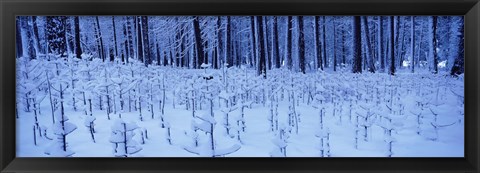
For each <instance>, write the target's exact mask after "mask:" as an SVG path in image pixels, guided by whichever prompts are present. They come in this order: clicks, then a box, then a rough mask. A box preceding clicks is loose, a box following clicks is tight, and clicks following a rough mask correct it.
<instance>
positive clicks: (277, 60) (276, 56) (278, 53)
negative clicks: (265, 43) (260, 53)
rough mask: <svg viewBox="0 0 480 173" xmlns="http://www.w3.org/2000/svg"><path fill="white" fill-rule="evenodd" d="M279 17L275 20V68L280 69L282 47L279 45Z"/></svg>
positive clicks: (275, 17)
mask: <svg viewBox="0 0 480 173" xmlns="http://www.w3.org/2000/svg"><path fill="white" fill-rule="evenodd" d="M277 18H278V17H277V16H274V19H273V49H274V52H275V68H280V50H279V47H280V45H279V44H278V28H277V27H278V19H277Z"/></svg>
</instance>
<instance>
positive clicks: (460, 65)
mask: <svg viewBox="0 0 480 173" xmlns="http://www.w3.org/2000/svg"><path fill="white" fill-rule="evenodd" d="M458 27H459V28H460V31H459V32H458V33H459V35H458V37H459V38H460V39H459V44H458V50H457V52H458V54H457V57H455V61H454V63H453V67H452V70H451V72H450V74H451V75H455V76H456V75H459V74H462V73H464V70H465V68H464V67H465V66H464V52H465V43H464V23H463V21H462V22H461V23H460V26H458Z"/></svg>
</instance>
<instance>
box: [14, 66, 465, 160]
mask: <svg viewBox="0 0 480 173" xmlns="http://www.w3.org/2000/svg"><path fill="white" fill-rule="evenodd" d="M56 66H57V67H56ZM17 67H19V68H18V70H19V73H18V74H19V75H18V76H17V83H18V84H17V89H18V90H17V104H18V118H17V124H16V125H17V126H16V127H17V131H16V134H17V135H16V140H17V157H51V156H56V155H52V154H51V155H47V154H45V152H46V151H47V150H48V148H49V146H50V145H52V144H53V143H58V141H57V139H56V138H57V136H55V135H54V133H57V134H58V130H53V128H52V124H53V122H52V113H51V112H52V111H51V110H52V107H51V104H50V103H51V102H50V94H52V96H51V98H52V100H54V101H53V103H55V106H54V109H55V114H56V115H55V116H56V120H55V121H57V122H59V119H60V118H61V108H60V106H61V101H64V110H65V113H64V117H68V119H69V120H68V121H67V122H69V123H71V124H73V125H75V126H76V129H74V130H73V131H72V132H71V133H69V134H68V133H67V134H68V135H66V143H67V145H66V147H67V148H68V150H70V151H72V152H74V154H73V155H71V156H73V157H114V156H115V154H114V153H115V151H117V152H116V153H120V154H122V152H121V151H120V150H121V147H118V146H121V145H118V143H117V144H115V143H112V141H115V140H117V139H116V137H113V136H115V135H114V134H112V131H115V130H117V131H116V132H121V130H118V129H121V128H119V127H114V126H118V125H115V123H120V124H121V122H120V121H118V119H122V120H123V122H126V123H130V122H131V123H132V124H131V125H133V124H136V125H137V126H138V128H135V129H133V130H132V131H131V132H133V134H127V135H126V136H124V137H126V138H127V137H131V135H133V137H132V139H131V140H130V139H128V141H129V142H127V143H129V144H128V146H129V147H130V146H135V147H136V148H137V149H139V148H141V150H139V151H138V152H136V151H135V152H132V153H128V154H126V155H128V157H198V156H212V155H215V156H225V157H271V156H275V157H277V156H278V157H282V156H286V157H388V156H391V157H463V156H464V117H463V109H464V106H463V93H464V92H463V91H464V81H463V77H462V76H460V77H458V78H454V77H451V76H448V75H446V74H443V73H440V74H435V75H434V74H431V73H427V72H423V73H422V72H420V73H415V74H410V73H408V72H401V71H400V72H398V73H397V74H396V75H395V76H389V75H388V74H386V73H374V74H371V73H362V74H352V73H350V72H349V71H337V72H331V71H327V72H310V73H307V74H301V73H293V72H290V71H288V70H286V69H276V70H270V71H267V78H266V79H263V78H262V77H261V76H256V75H255V71H254V70H250V69H249V68H229V69H218V70H214V69H207V70H200V69H197V70H192V69H180V68H171V67H156V66H153V67H148V68H146V67H145V66H143V65H142V64H133V65H119V64H116V63H102V62H97V61H93V62H89V61H75V63H67V62H63V61H61V60H59V61H51V62H47V61H35V60H33V61H30V62H26V61H25V62H19V65H18V66H17ZM56 69H59V73H55V72H56ZM417 71H418V70H417ZM47 73H48V75H47ZM23 74H30V76H29V77H28V79H27V77H25V75H23ZM32 76H34V77H32ZM47 76H48V77H47ZM48 80H50V81H48ZM72 81H73V82H72ZM48 83H50V85H51V86H53V88H57V89H58V88H59V87H60V86H61V84H64V85H63V87H66V86H68V88H66V89H65V92H64V93H63V97H64V99H63V100H62V99H60V94H59V91H56V90H55V89H50V90H49V89H48V88H49V87H48V85H49V84H48ZM72 84H73V85H72ZM73 88H75V89H73ZM107 88H108V89H107ZM163 93H165V95H164V94H163ZM84 95H85V97H84ZM120 95H121V96H120ZM163 96H165V97H163ZM73 97H75V102H74V101H73V100H74V99H73ZM27 98H28V99H27ZM84 98H86V99H85V102H84V100H83V99H84ZM100 98H101V101H100ZM164 98H165V99H164ZM88 99H91V101H92V111H91V112H90V111H89V104H88ZM27 100H29V102H27ZM34 100H35V101H34ZM55 100H56V101H55ZM163 100H165V101H163ZM32 103H38V106H35V107H36V109H35V108H33V104H32ZM74 104H75V108H76V111H75V110H74ZM163 104H164V105H163ZM211 104H212V105H213V106H212V107H211ZM100 105H101V109H100ZM135 105H136V106H135ZM109 106H110V110H109V108H108V107H109ZM27 107H30V108H29V109H30V110H29V111H27ZM122 107H123V110H122ZM163 107H164V108H163ZM140 108H141V111H142V112H140ZM152 108H153V111H152ZM162 108H163V112H164V113H163V114H162ZM210 108H211V109H212V110H210ZM242 110H243V114H242ZM210 111H213V116H212V115H211V112H210ZM35 112H36V113H37V117H38V121H37V124H38V126H36V125H35V124H36V120H35V117H36V116H35ZM152 112H153V115H152ZM226 112H227V113H228V116H227V114H226ZM193 114H195V115H194V116H195V117H194V116H193ZM242 115H243V116H242ZM92 117H94V119H95V120H94V121H93V122H94V131H95V133H93V136H94V138H95V142H94V141H93V139H92V134H91V133H90V129H89V127H87V126H86V125H89V124H88V123H86V122H91V120H93V118H92ZM109 117H110V120H109ZM120 117H121V118H120ZM152 117H153V118H152ZM227 117H228V118H227ZM86 120H90V121H86ZM162 124H163V126H164V127H163V128H162ZM227 124H228V125H227ZM210 125H212V126H213V129H214V130H213V148H214V149H213V150H212V149H211V148H212V141H211V136H210V135H211V133H210V131H211V130H210V129H209V128H210ZM112 127H114V128H112ZM39 128H41V129H42V130H38V129H39ZM45 129H46V131H45V133H43V130H45ZM227 131H228V132H227ZM34 132H35V133H34ZM39 132H40V134H42V136H40V134H39ZM34 136H35V138H34ZM120 136H121V135H120ZM169 136H170V137H169ZM194 137H197V140H195V138H194ZM114 138H115V139H114ZM34 140H36V143H37V144H36V145H35V144H34V143H35V141H34ZM118 140H120V139H118ZM118 140H117V141H118ZM120 141H121V140H120ZM133 141H135V142H133ZM130 142H131V143H130ZM196 145H198V146H196ZM116 146H117V147H116ZM115 148H116V149H115ZM57 149H58V148H57ZM390 151H391V152H390ZM129 152H130V151H129ZM123 154H125V153H124V152H123Z"/></svg>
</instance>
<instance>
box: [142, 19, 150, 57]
mask: <svg viewBox="0 0 480 173" xmlns="http://www.w3.org/2000/svg"><path fill="white" fill-rule="evenodd" d="M141 19H142V40H143V42H142V44H143V52H144V53H143V58H144V61H145V66H147V65H150V64H152V58H151V53H150V39H149V36H148V35H149V34H148V16H142V17H141Z"/></svg>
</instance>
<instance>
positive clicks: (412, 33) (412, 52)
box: [410, 16, 415, 73]
mask: <svg viewBox="0 0 480 173" xmlns="http://www.w3.org/2000/svg"><path fill="white" fill-rule="evenodd" d="M411 19H412V23H411V31H410V39H411V40H410V65H411V69H412V73H414V72H415V16H411Z"/></svg>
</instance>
